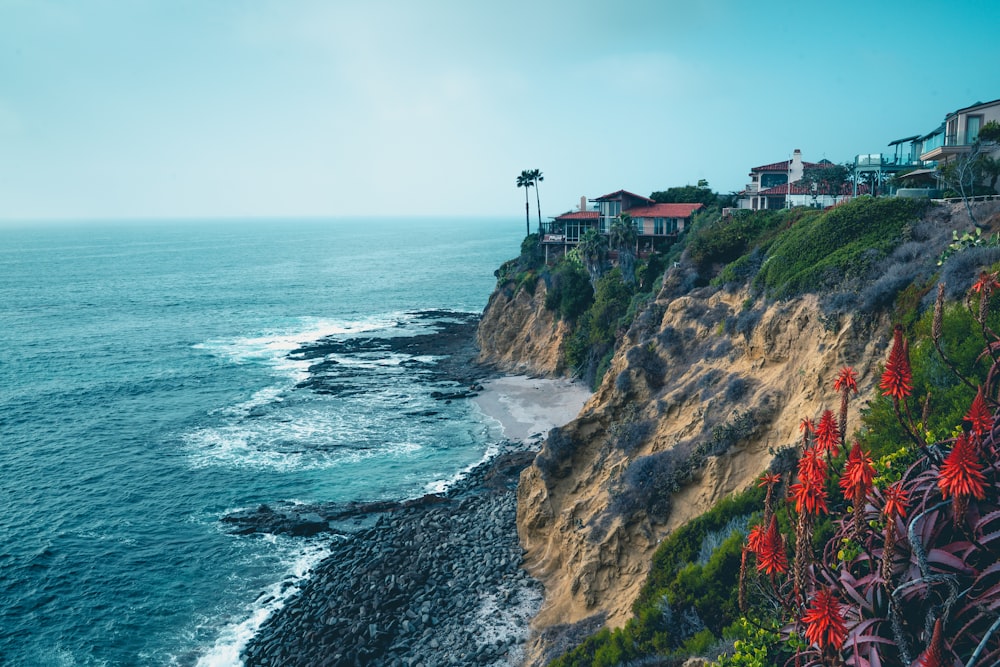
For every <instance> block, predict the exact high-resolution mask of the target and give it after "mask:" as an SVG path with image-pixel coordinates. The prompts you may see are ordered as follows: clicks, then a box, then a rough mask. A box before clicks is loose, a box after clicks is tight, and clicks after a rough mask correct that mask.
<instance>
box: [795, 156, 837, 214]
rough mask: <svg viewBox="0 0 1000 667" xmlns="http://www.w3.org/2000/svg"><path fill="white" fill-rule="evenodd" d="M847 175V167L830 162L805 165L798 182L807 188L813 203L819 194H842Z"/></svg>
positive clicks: (834, 195)
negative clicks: (812, 165)
mask: <svg viewBox="0 0 1000 667" xmlns="http://www.w3.org/2000/svg"><path fill="white" fill-rule="evenodd" d="M847 177H848V173H847V167H845V166H844V165H842V164H834V163H832V162H831V163H828V164H824V165H821V166H818V167H807V168H806V169H805V170H803V172H802V179H801V180H800V181H799V183H801V184H802V185H804V186H806V187H807V188H809V190H810V191H811V192H812V197H813V203H814V204H815V203H816V200H817V199H818V198H819V197H820V195H829V196H831V197H836V196H838V195H841V194H843V192H844V186H845V185H846V184H847Z"/></svg>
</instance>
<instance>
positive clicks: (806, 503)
mask: <svg viewBox="0 0 1000 667" xmlns="http://www.w3.org/2000/svg"><path fill="white" fill-rule="evenodd" d="M789 491H790V492H791V494H792V499H793V500H795V511H796V512H802V511H803V510H804V511H805V512H806V513H807V514H819V513H820V512H821V511H822V512H823V513H824V514H828V513H829V512H830V510H829V509H828V508H827V506H826V489H824V488H823V486H822V485H820V484H815V483H814V482H813V480H811V479H809V478H808V477H806V478H803V479H802V481H800V482H799V483H798V484H792V486H791V487H790V488H789Z"/></svg>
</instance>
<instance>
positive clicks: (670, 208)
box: [627, 204, 705, 218]
mask: <svg viewBox="0 0 1000 667" xmlns="http://www.w3.org/2000/svg"><path fill="white" fill-rule="evenodd" d="M704 207H705V205H704V204H653V205H652V206H642V207H636V208H633V209H629V210H628V211H627V213H628V214H629V215H630V216H632V217H633V218H690V217H691V214H692V213H694V212H695V211H697V210H698V209H699V208H704Z"/></svg>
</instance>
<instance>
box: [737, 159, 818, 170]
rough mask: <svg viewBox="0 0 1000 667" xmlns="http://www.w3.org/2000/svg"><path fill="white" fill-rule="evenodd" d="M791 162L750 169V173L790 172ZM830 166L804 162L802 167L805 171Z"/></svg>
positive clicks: (773, 163) (785, 161)
mask: <svg viewBox="0 0 1000 667" xmlns="http://www.w3.org/2000/svg"><path fill="white" fill-rule="evenodd" d="M789 162H791V160H783V161H782V162H772V163H771V164H765V165H762V166H760V167H753V168H751V169H750V171H751V172H754V171H788V163H789ZM830 164H832V163H827V164H821V163H819V162H803V163H802V167H803V169H811V168H817V167H819V168H822V167H829V166H830Z"/></svg>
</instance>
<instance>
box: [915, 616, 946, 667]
mask: <svg viewBox="0 0 1000 667" xmlns="http://www.w3.org/2000/svg"><path fill="white" fill-rule="evenodd" d="M917 667H947V663H946V662H945V659H944V638H943V637H942V636H941V619H940V618H939V619H937V620H935V621H934V633H933V634H932V635H931V643H930V644H928V645H927V650H926V651H925V652H924V654H923V655H922V656H920V660H918V661H917Z"/></svg>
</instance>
